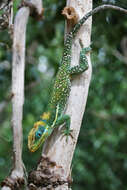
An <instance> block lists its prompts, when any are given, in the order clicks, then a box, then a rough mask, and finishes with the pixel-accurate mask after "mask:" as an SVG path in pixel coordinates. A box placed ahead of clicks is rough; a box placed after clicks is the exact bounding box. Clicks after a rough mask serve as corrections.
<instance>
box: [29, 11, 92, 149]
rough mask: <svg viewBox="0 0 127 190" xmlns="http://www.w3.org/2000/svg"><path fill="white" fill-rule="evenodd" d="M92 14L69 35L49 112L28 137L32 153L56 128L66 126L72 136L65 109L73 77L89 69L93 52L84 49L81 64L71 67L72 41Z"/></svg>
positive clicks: (86, 16)
mask: <svg viewBox="0 0 127 190" xmlns="http://www.w3.org/2000/svg"><path fill="white" fill-rule="evenodd" d="M91 14H92V12H89V13H88V14H87V15H85V16H84V17H83V18H82V19H81V20H79V22H78V23H77V24H76V25H75V26H74V28H73V29H72V31H71V32H69V33H68V35H67V37H66V41H65V45H64V52H63V58H62V61H61V65H60V67H59V70H58V73H57V75H56V79H55V82H54V87H53V91H52V94H51V99H50V101H49V104H48V107H47V111H46V112H44V113H43V114H42V116H41V119H40V121H37V122H36V123H35V124H34V127H33V128H32V129H31V131H30V133H29V135H28V148H29V150H30V151H31V152H34V151H36V150H37V149H38V148H39V146H40V145H41V144H42V143H43V142H44V141H45V140H46V139H47V137H48V136H50V134H51V133H52V131H53V130H54V128H55V127H57V126H59V125H61V124H65V126H66V129H65V130H64V134H65V135H67V137H68V135H70V132H71V130H70V116H69V115H65V114H64V109H65V106H66V103H67V99H68V97H69V94H70V90H71V82H70V79H71V76H72V75H73V74H80V73H82V72H84V71H85V70H87V69H88V62H87V58H86V55H85V54H86V53H87V52H89V51H90V50H91V48H90V47H87V48H82V49H81V52H80V64H79V65H78V66H74V67H71V66H70V63H71V47H72V40H73V38H74V37H75V36H76V34H77V32H78V31H79V29H80V27H81V26H82V25H83V23H84V22H85V21H86V20H87V19H88V17H89V16H91Z"/></svg>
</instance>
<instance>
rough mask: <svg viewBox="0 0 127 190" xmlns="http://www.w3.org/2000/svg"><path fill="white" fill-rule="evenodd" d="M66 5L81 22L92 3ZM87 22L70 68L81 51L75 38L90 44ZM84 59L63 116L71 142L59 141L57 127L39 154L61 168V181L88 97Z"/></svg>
mask: <svg viewBox="0 0 127 190" xmlns="http://www.w3.org/2000/svg"><path fill="white" fill-rule="evenodd" d="M67 6H70V7H74V8H75V10H76V13H77V14H78V16H79V19H81V18H82V17H83V16H84V15H85V14H86V13H87V12H89V11H90V10H91V9H92V0H87V1H82V0H75V1H74V0H68V1H67ZM91 22H92V19H91V18H89V19H88V20H87V21H86V22H85V24H84V25H83V26H82V27H81V29H80V31H79V32H78V35H77V36H76V38H75V39H74V42H73V45H72V61H71V66H74V65H78V64H79V54H80V50H81V47H80V44H79V39H81V40H82V43H83V45H84V47H87V46H89V45H90V37H91ZM87 59H88V64H89V69H88V70H87V71H86V72H85V73H83V74H81V75H80V76H77V77H76V78H74V80H73V81H72V86H71V93H70V97H69V101H68V105H67V110H66V114H68V115H70V116H71V129H72V130H73V133H72V134H73V137H74V139H72V138H71V137H69V140H68V143H67V142H66V138H65V137H64V138H62V134H61V135H60V133H61V130H60V128H59V129H58V132H57V133H56V134H55V138H52V139H51V140H50V141H49V140H47V141H46V143H45V145H44V149H43V154H45V155H46V156H47V157H49V158H51V159H52V160H53V161H55V162H56V164H57V165H58V166H61V167H62V168H63V169H64V177H65V178H67V177H68V176H69V174H70V167H71V162H72V158H73V153H74V150H75V146H76V143H77V138H78V135H79V131H80V127H81V122H82V118H83V114H84V111H85V106H86V101H87V96H88V89H89V84H90V79H91V73H92V67H91V62H90V54H88V55H87ZM56 189H64V190H65V189H68V184H67V183H66V184H64V185H63V186H60V187H58V188H56Z"/></svg>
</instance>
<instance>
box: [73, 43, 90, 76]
mask: <svg viewBox="0 0 127 190" xmlns="http://www.w3.org/2000/svg"><path fill="white" fill-rule="evenodd" d="M90 51H91V47H87V48H82V49H81V51H80V63H79V65H77V66H74V67H71V68H70V75H73V74H80V73H82V72H84V71H86V70H87V69H88V60H87V57H86V54H87V53H88V52H90Z"/></svg>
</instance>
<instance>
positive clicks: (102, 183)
mask: <svg viewBox="0 0 127 190" xmlns="http://www.w3.org/2000/svg"><path fill="white" fill-rule="evenodd" d="M17 2H18V1H15V12H16V4H18V3H17ZM103 3H113V4H116V5H119V6H121V7H124V8H127V2H126V1H124V0H109V1H108V0H94V4H93V6H94V7H96V6H98V5H101V4H103ZM64 6H65V1H59V0H45V1H44V7H45V16H44V19H43V21H39V22H37V21H35V20H34V19H32V18H31V19H30V20H29V23H28V27H27V42H26V47H27V49H26V70H25V104H24V115H23V133H24V140H23V143H24V144H23V147H24V148H23V160H24V163H25V165H26V168H27V170H28V171H30V170H31V169H33V167H34V166H35V164H36V163H37V160H38V158H39V156H40V153H41V152H40V150H39V151H38V152H36V153H30V152H29V151H28V148H27V135H28V132H29V130H30V129H31V127H32V126H33V123H34V122H35V121H36V120H37V119H38V118H39V116H40V114H41V113H42V112H43V111H44V109H45V107H46V105H47V103H48V97H49V92H50V90H51V86H52V80H53V78H54V77H55V74H56V72H57V69H58V64H59V62H60V59H61V56H62V51H63V39H64V38H63V36H64V18H63V17H62V16H61V11H62V9H63V7H64ZM126 38H127V16H126V15H124V14H122V13H119V12H116V11H105V12H104V11H103V12H101V13H99V14H97V15H95V16H94V17H93V28H92V42H93V44H92V49H93V51H92V55H91V58H92V65H93V75H92V81H91V85H90V90H89V97H88V102H87V107H86V112H85V114H84V118H83V121H82V128H81V132H80V135H79V140H78V144H77V148H76V151H75V155H74V159H73V165H72V171H73V172H72V175H73V179H74V182H73V189H74V190H77V189H78V190H84V189H87V190H93V189H94V190H96V189H97V190H107V189H108V190H119V189H122V190H127V180H126V176H127V148H126V146H127V114H126V112H127V98H126V96H127V74H126V73H127V57H126V56H127V54H126V51H127V44H126V43H125V46H124V47H123V45H122V44H123V42H124V41H125V40H126ZM3 43H5V44H7V45H3ZM10 47H11V42H10V39H9V36H8V33H7V31H1V32H0V181H1V180H3V179H4V177H5V176H7V175H8V173H9V168H11V163H12V130H11V102H10V101H8V96H9V94H10V92H11V58H12V54H11V48H10ZM118 52H119V53H120V54H121V55H123V56H124V58H125V60H124V61H123V60H122V59H121V57H120V56H119V57H117V53H118ZM122 58H123V57H122ZM2 105H3V108H2V109H1V106H2Z"/></svg>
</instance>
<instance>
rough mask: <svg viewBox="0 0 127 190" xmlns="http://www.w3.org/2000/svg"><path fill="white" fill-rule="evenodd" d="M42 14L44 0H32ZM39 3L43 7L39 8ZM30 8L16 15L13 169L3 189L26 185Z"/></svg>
mask: <svg viewBox="0 0 127 190" xmlns="http://www.w3.org/2000/svg"><path fill="white" fill-rule="evenodd" d="M32 2H33V6H34V7H35V9H36V13H37V14H40V8H41V10H42V1H41V0H38V1H36V4H35V0H31V4H32ZM38 4H39V5H41V7H39V8H38ZM30 8H31V7H29V6H27V7H22V8H21V9H19V11H18V13H17V14H16V17H15V23H14V35H13V60H12V94H13V98H12V129H13V164H14V166H13V169H12V171H11V174H10V176H9V177H7V178H6V179H5V180H4V181H3V182H2V184H1V185H2V190H10V189H12V190H13V189H21V187H22V185H24V183H25V180H24V165H23V162H22V113H23V104H24V69H25V40H26V25H27V21H28V18H29V14H30Z"/></svg>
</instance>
